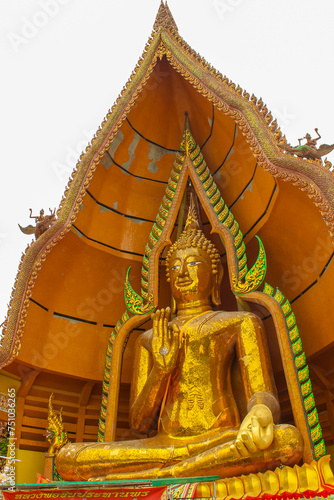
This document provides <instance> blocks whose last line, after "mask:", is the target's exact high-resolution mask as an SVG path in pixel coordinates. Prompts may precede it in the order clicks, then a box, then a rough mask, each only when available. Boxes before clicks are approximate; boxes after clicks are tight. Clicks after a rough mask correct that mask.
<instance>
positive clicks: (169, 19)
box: [153, 0, 178, 31]
mask: <svg viewBox="0 0 334 500" xmlns="http://www.w3.org/2000/svg"><path fill="white" fill-rule="evenodd" d="M160 27H162V28H166V29H168V28H172V29H173V30H175V31H178V29H177V25H176V22H175V21H174V18H173V15H172V13H171V11H170V9H169V7H168V5H167V2H165V3H164V2H163V0H161V4H160V7H159V10H158V13H157V17H156V18H155V22H154V25H153V30H154V31H159V28H160Z"/></svg>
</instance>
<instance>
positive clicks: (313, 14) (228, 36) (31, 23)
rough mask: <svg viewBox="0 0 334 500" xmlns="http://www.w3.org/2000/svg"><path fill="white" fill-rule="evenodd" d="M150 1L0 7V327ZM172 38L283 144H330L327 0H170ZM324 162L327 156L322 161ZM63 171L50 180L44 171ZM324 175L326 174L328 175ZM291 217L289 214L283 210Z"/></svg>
mask: <svg viewBox="0 0 334 500" xmlns="http://www.w3.org/2000/svg"><path fill="white" fill-rule="evenodd" d="M159 4H160V0H142V1H138V0H123V1H120V0H119V1H117V2H116V1H115V0H0V34H1V44H0V57H1V67H2V72H1V83H0V86H1V92H0V103H1V105H0V109H1V116H0V127H1V130H0V133H1V139H2V148H1V153H2V154H1V194H0V203H1V206H0V213H1V218H0V322H1V321H2V320H3V319H4V317H5V315H6V312H7V304H8V302H9V299H10V294H11V288H12V286H13V284H14V280H15V275H16V271H17V267H18V264H19V260H20V256H21V253H22V251H23V250H24V249H25V247H26V245H27V244H28V243H29V242H30V241H31V237H30V236H26V235H24V234H22V233H21V232H20V230H19V228H18V226H17V223H20V224H21V225H22V226H25V225H28V224H29V223H30V222H29V218H28V217H29V208H32V209H33V212H34V214H38V213H39V210H40V209H41V208H44V209H45V211H46V212H47V211H48V209H49V207H50V208H54V207H58V205H59V203H60V200H61V197H62V194H63V192H64V189H65V186H66V184H67V181H68V178H69V175H70V172H71V170H72V168H73V167H74V165H75V163H76V160H77V159H78V157H79V156H80V153H81V151H82V150H83V149H84V148H85V146H86V145H87V143H88V142H89V141H90V139H91V137H92V136H93V133H94V132H95V131H96V129H97V128H98V126H99V125H100V123H101V122H102V120H103V118H104V116H105V115H106V114H107V111H108V109H109V108H111V106H112V105H113V103H114V101H115V100H116V98H117V96H118V94H119V93H120V91H121V90H122V87H123V85H124V84H125V83H126V81H127V79H128V77H129V76H130V74H131V72H132V70H133V68H134V66H135V65H136V63H137V60H138V58H139V57H140V55H141V53H142V50H143V49H144V46H145V43H146V41H147V39H148V37H149V36H150V34H151V30H152V26H153V22H154V19H155V16H156V13H157V11H158V7H159ZM168 4H169V7H170V9H171V11H172V13H173V15H174V18H175V21H176V23H177V25H178V28H179V33H180V35H181V36H182V37H183V38H184V39H185V40H186V41H187V42H188V43H189V44H190V46H191V47H192V48H193V49H195V50H196V51H197V52H199V53H200V54H201V55H202V56H203V57H205V58H206V59H207V60H208V61H209V62H210V63H211V64H213V66H214V67H215V68H217V69H218V70H220V71H221V72H222V73H223V74H225V75H226V76H228V77H229V78H231V79H232V80H233V81H234V82H235V83H239V84H240V85H241V86H242V87H243V88H245V89H246V90H247V91H248V92H250V93H252V92H254V94H255V95H256V96H257V97H260V96H261V97H262V98H263V100H264V102H265V103H266V104H267V106H268V108H269V109H270V110H271V112H272V114H273V116H275V117H277V119H278V122H279V124H280V126H281V128H282V130H283V133H285V134H286V136H287V139H288V142H290V143H291V144H292V145H296V144H297V143H298V141H297V139H298V138H299V137H303V136H304V135H305V133H306V132H310V133H311V135H312V136H313V135H314V132H313V130H314V128H315V127H318V128H319V132H320V134H321V135H322V140H321V141H320V144H321V143H322V142H324V143H328V144H332V143H333V142H334V127H333V125H332V115H333V76H334V69H333V68H334V65H333V49H334V29H333V20H334V2H333V0H317V1H314V0H170V1H169V3H168ZM329 159H330V160H331V161H332V162H333V163H334V152H332V153H331V154H330V155H329ZM56 163H58V166H59V165H63V166H64V172H63V173H60V172H59V170H58V171H57V169H56V168H55V164H56ZM333 175H334V174H333ZM292 215H293V214H292Z"/></svg>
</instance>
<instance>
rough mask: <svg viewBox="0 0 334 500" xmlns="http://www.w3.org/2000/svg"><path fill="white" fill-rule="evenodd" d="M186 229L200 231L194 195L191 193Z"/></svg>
mask: <svg viewBox="0 0 334 500" xmlns="http://www.w3.org/2000/svg"><path fill="white" fill-rule="evenodd" d="M185 229H199V222H198V217H197V213H196V207H195V202H194V195H193V193H190V203H189V210H188V217H187V222H186V226H185Z"/></svg>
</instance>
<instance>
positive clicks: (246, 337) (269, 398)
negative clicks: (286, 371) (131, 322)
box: [237, 314, 280, 422]
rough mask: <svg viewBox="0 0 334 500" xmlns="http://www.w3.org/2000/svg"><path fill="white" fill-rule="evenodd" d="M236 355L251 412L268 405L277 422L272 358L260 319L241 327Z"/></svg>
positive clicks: (249, 317)
mask: <svg viewBox="0 0 334 500" xmlns="http://www.w3.org/2000/svg"><path fill="white" fill-rule="evenodd" d="M237 356H238V360H239V365H240V369H241V376H242V380H243V384H244V389H245V394H246V398H247V402H248V404H247V410H248V412H249V411H250V410H251V409H252V408H253V406H254V405H256V404H263V405H265V406H267V407H268V408H269V409H270V410H271V412H272V414H273V418H274V421H276V422H277V421H278V419H279V413H280V408H279V403H278V400H277V396H276V387H275V383H274V378H273V373H272V369H271V364H270V357H269V352H268V347H267V342H266V338H265V333H264V329H263V326H262V322H261V320H260V319H259V318H258V317H257V316H255V315H253V314H251V315H247V316H246V317H245V318H244V319H243V320H242V322H241V324H240V330H239V335H238V339H237Z"/></svg>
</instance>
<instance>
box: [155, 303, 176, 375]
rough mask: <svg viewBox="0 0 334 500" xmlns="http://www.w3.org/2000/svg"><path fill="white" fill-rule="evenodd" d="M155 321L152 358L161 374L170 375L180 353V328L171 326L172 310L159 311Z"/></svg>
mask: <svg viewBox="0 0 334 500" xmlns="http://www.w3.org/2000/svg"><path fill="white" fill-rule="evenodd" d="M151 318H152V321H153V338H152V357H153V364H154V366H155V368H156V369H157V370H158V371H159V372H165V373H170V372H171V371H172V370H173V368H174V367H175V366H176V361H177V357H178V353H179V328H178V327H177V325H175V324H174V325H169V324H168V323H169V320H170V308H169V307H167V308H166V309H161V310H159V309H158V310H157V311H156V312H155V313H153V314H152V316H151Z"/></svg>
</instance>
